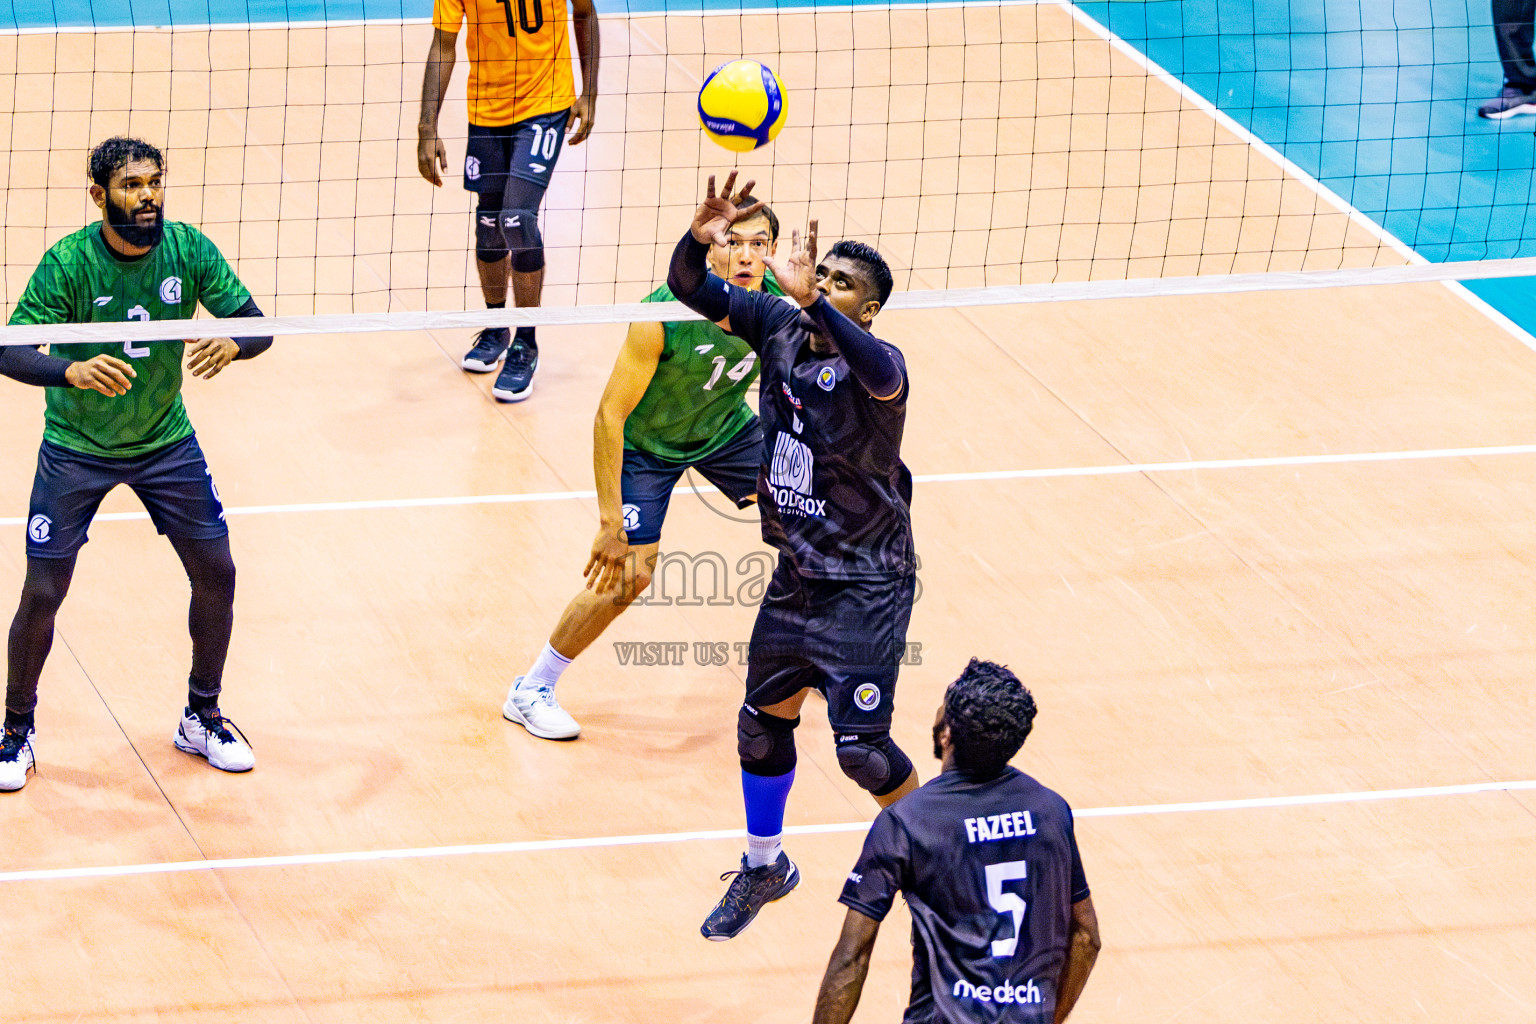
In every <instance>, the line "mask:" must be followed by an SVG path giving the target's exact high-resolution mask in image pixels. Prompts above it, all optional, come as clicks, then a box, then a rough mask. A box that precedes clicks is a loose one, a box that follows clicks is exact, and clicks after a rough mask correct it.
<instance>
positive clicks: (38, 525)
mask: <svg viewBox="0 0 1536 1024" xmlns="http://www.w3.org/2000/svg"><path fill="white" fill-rule="evenodd" d="M27 536H28V537H31V538H32V542H33V543H34V544H47V543H48V538H50V537H52V536H53V520H52V519H49V518H48V517H47V516H45V515H42V514H38V515H35V516H33V517H32V521H31V522H29V523H27Z"/></svg>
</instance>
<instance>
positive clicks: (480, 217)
mask: <svg viewBox="0 0 1536 1024" xmlns="http://www.w3.org/2000/svg"><path fill="white" fill-rule="evenodd" d="M506 255H507V242H506V239H505V237H503V235H502V233H501V208H500V207H495V206H491V207H487V206H486V204H485V196H483V195H482V196H481V197H480V204H479V205H478V206H477V207H476V208H475V258H476V259H478V260H479V261H480V262H481V263H499V262H501V261H502V260H503V259H505V258H506Z"/></svg>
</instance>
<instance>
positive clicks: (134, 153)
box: [86, 135, 165, 188]
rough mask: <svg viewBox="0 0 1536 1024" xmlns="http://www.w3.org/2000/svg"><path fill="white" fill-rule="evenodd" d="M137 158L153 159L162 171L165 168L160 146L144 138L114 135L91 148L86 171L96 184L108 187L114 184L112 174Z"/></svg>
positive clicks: (163, 155)
mask: <svg viewBox="0 0 1536 1024" xmlns="http://www.w3.org/2000/svg"><path fill="white" fill-rule="evenodd" d="M135 160H153V161H154V163H155V166H156V167H158V168H160V170H162V171H164V170H165V154H163V153H161V152H160V150H159V149H158V148H156V147H155V146H152V145H150V144H149V143H148V142H145V141H144V140H143V139H133V138H129V137H128V136H126V135H114V136H112V137H111V138H110V139H105V140H103V141H102V142H100V143H99V144H98V145H97V146H96V148H95V149H93V150H91V158H90V161H89V162H88V163H87V164H86V173H87V174H89V175H90V176H91V180H92V181H94V182H95V183H96V184H98V185H100V186H101V187H102V188H108V187H110V186H111V184H112V175H113V174H114V173H115V172H116V171H117V170H118V168H120V167H123V166H125V165H127V164H131V163H133V162H134V161H135Z"/></svg>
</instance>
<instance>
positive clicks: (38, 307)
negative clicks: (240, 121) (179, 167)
mask: <svg viewBox="0 0 1536 1024" xmlns="http://www.w3.org/2000/svg"><path fill="white" fill-rule="evenodd" d="M250 297H251V295H250V292H248V291H246V288H245V286H244V285H243V284H241V283H240V279H239V278H238V277H236V276H235V272H234V271H233V270H231V269H230V266H229V263H228V262H227V261H226V260H225V259H224V256H223V254H222V253H220V252H219V250H218V248H217V247H216V246H215V245H214V244H213V243H212V242H211V241H209V240H208V238H207V237H206V236H205V235H204V234H203V233H202V232H201V231H199V230H198V229H197V228H195V227H193V226H191V225H190V224H182V223H179V222H176V221H166V223H165V233H164V235H163V236H162V237H161V239H160V243H159V244H158V245H156V246H155V247H154V248H153V249H151V250H150V251H149V252H148V253H147V254H145V255H144V256H141V257H139V258H138V259H134V260H125V259H122V258H120V257H118V256H115V255H113V254H112V253H111V252H110V251H109V250H108V249H107V243H106V241H105V240H104V239H103V238H102V236H101V222H100V221H98V222H96V223H94V224H91V225H88V226H87V227H84V228H81V229H80V230H79V231H76V232H74V233H73V234H71V235H67V236H65V237H64V238H62V239H60V240H59V241H58V242H57V243H56V244H55V245H54V246H53V247H52V248H50V249H49V250H48V251H47V252H46V253H45V254H44V255H43V259H42V262H40V263H39V264H38V265H37V269H36V270H35V271H33V273H32V278H31V280H30V281H28V282H27V288H26V291H24V292H23V293H22V296H21V301H20V302H18V303H17V304H16V309H15V310H14V311H13V312H12V313H11V320H10V322H11V323H12V324H82V323H121V322H124V321H142V320H188V319H191V318H192V317H193V316H195V315H196V314H197V306H198V303H199V302H201V303H202V305H203V306H204V307H205V308H206V309H207V310H208V312H210V313H212V314H213V315H214V316H221V317H222V316H229V315H230V314H231V313H234V312H235V311H236V310H237V309H239V308H240V307H241V306H243V305H244V304H245V302H246V300H247V299H249V298H250ZM178 333H179V332H178V331H177V330H176V329H175V328H167V330H166V336H167V338H168V339H169V340H166V341H154V342H100V343H96V342H93V343H77V344H69V345H54V346H52V347H51V348H52V352H53V354H54V355H56V356H62V357H63V358H65V359H69V360H73V361H77V362H79V361H84V360H87V359H90V358H92V357H94V356H98V355H103V354H105V355H110V356H116V357H117V358H118V359H121V360H123V361H125V362H127V363H130V364H132V366H133V368H134V370H135V371H136V372H137V373H138V376H137V377H134V378H131V381H132V385H133V386H132V387H131V388H130V389H129V391H128V393H127V394H126V395H118V396H116V397H113V396H108V395H103V394H101V393H99V392H96V391H88V390H84V389H81V388H48V389H47V411H46V413H45V414H44V427H43V438H44V440H46V441H50V442H52V443H53V444H56V445H58V446H59V447H61V448H68V449H70V450H71V451H77V452H83V453H85V454H87V455H96V456H100V457H102V458H109V459H128V458H134V457H136V456H139V455H146V454H148V453H149V452H153V451H158V450H159V449H161V448H164V447H166V446H167V445H171V444H175V443H176V442H177V441H180V440H182V439H183V438H185V437H187V436H188V435H190V434H191V433H192V424H191V423H190V422H189V421H188V420H187V410H186V407H185V406H184V405H183V404H182V401H181V374H182V368H181V360H182V352H183V349H184V348H185V346H184V344H183V343H182V341H181V340H180V339H179V338H177V337H176V336H177V334H178Z"/></svg>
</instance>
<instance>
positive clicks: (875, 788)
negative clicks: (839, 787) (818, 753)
mask: <svg viewBox="0 0 1536 1024" xmlns="http://www.w3.org/2000/svg"><path fill="white" fill-rule="evenodd" d="M837 765H838V767H839V768H841V769H842V770H843V774H844V775H846V776H848V777H849V778H850V779H852V780H853V781H854V782H857V783H858V784H859V786H860V788H862V789H866V790H868V791H869V792H870V793H873V794H874V795H875V796H885V794H887V793H890V792H893V791H895V790H897V789H899V788H900V787H901V784H902V783H904V782H906V781H907V777H908V776H910V775H911V774H912V759H911V758H909V757H907V755H906V754H905V753H903V752H902V749H901V748H900V747H898V746H897V745H896V744H894V743H892V742H891V734H890V733H888V732H881V733H872V734H864V733H856V734H852V735H849V734H843V735H839V736H838V737H837Z"/></svg>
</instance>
